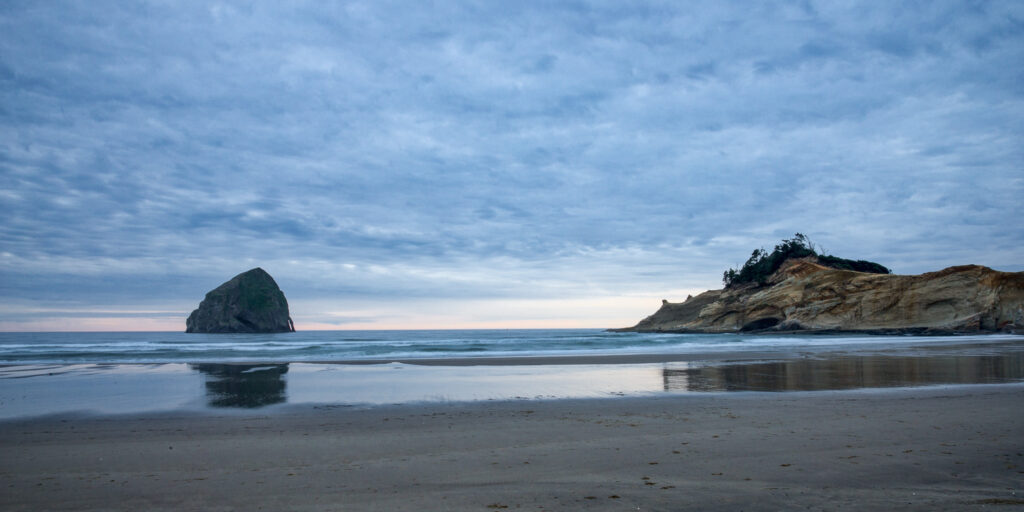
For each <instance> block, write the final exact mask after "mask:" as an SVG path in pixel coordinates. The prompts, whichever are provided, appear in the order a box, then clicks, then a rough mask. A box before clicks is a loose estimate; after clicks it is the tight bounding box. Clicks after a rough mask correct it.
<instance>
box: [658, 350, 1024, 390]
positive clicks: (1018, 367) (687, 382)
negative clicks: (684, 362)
mask: <svg viewBox="0 0 1024 512" xmlns="http://www.w3.org/2000/svg"><path fill="white" fill-rule="evenodd" d="M662 379H663V383H664V389H665V391H827V390H840V389H858V388H885V387H907V386H929V385H939V384H995V383H1005V382H1014V381H1020V380H1024V353H1020V352H1017V353H1009V354H1002V355H973V356H972V355H964V356H937V357H936V356H929V357H913V356H870V355H869V356H845V357H838V358H834V359H801V360H795V361H783V362H766V363H750V364H725V365H714V366H705V367H694V368H682V369H679V368H671V367H666V368H665V369H664V370H663V371H662Z"/></svg>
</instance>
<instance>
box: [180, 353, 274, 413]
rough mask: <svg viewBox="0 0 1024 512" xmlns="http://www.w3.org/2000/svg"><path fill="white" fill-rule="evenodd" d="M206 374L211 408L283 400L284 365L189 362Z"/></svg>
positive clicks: (270, 402) (255, 404)
mask: <svg viewBox="0 0 1024 512" xmlns="http://www.w3.org/2000/svg"><path fill="white" fill-rule="evenodd" d="M189 367H190V368H191V369H193V370H196V371H198V372H199V373H202V374H204V376H205V377H206V399H207V400H208V401H209V405H210V407H245V408H253V407H263V406H264V405H271V404H278V403H282V402H284V401H285V400H286V396H285V380H284V374H286V373H288V365H287V364H269V365H268V364H261V365H255V364H213V363H208V364H206V363H204V364H190V365H189Z"/></svg>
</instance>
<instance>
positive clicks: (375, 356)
mask: <svg viewBox="0 0 1024 512" xmlns="http://www.w3.org/2000/svg"><path fill="white" fill-rule="evenodd" d="M1019 341H1024V337H1021V336H1013V335H1005V336H1004V335H980V336H937V337H922V336H867V335H779V336H772V335H742V334H660V333H658V334H650V333H614V332H607V331H604V330H601V329H551V330H534V329H512V330H409V331H304V332H295V333H280V334H185V333H181V332H79V333H71V332H57V333H36V332H30V333H0V364H53V363H57V364H76V363H199V362H314V361H316V362H337V361H344V362H359V361H384V362H388V361H408V360H426V359H451V358H480V359H482V360H483V359H486V358H501V357H506V358H507V357H547V356H552V357H557V356H597V355H608V356H617V355H618V356H623V355H642V354H672V355H677V356H683V357H685V356H687V355H696V354H700V355H718V356H727V355H728V354H730V353H740V352H757V353H759V354H762V355H763V356H764V357H772V356H773V355H777V356H779V357H792V356H794V355H800V354H803V355H808V354H810V355H813V354H825V353H833V352H836V351H854V352H862V351H877V350H900V351H913V350H918V349H921V350H923V349H935V348H936V347H963V346H968V347H972V348H973V349H982V348H983V347H984V346H987V345H990V346H994V345H1000V346H1001V345H1005V344H1008V343H1009V344H1015V343H1017V342H1019Z"/></svg>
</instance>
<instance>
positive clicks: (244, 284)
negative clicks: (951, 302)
mask: <svg viewBox="0 0 1024 512" xmlns="http://www.w3.org/2000/svg"><path fill="white" fill-rule="evenodd" d="M294 331H295V325H294V324H293V323H292V319H291V317H290V316H289V314H288V300H287V299H285V298H284V293H283V292H282V291H281V289H280V288H278V287H277V283H276V282H275V281H274V278H273V277H270V274H268V273H267V272H266V271H265V270H263V269H262V268H259V267H257V268H254V269H252V270H249V271H247V272H242V273H241V274H238V275H237V276H235V277H232V278H231V279H230V280H229V281H228V282H226V283H224V284H222V285H220V286H218V287H217V288H214V289H213V290H211V291H210V292H208V293H207V294H206V297H205V298H204V299H203V301H202V302H200V303H199V307H198V308H196V310H195V311H193V312H192V314H191V315H189V316H188V320H186V321H185V332H195V333H267V332H294Z"/></svg>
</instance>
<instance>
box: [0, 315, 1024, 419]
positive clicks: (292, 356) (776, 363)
mask: <svg viewBox="0 0 1024 512" xmlns="http://www.w3.org/2000/svg"><path fill="white" fill-rule="evenodd" d="M1021 383H1024V337H1022V336H1014V335H978V336H936V337H923V336H916V337H915V336H854V335H779V336H772V335H743V334H717V335H705V334H646V333H614V332H607V331H604V330H599V329H553V330H421V331H306V332H296V333H285V334H217V335H213V334H185V333H179V332H108V333H93V332H89V333H0V420H10V419H17V418H25V417H33V416H41V415H59V416H74V415H80V414H138V413H167V412H180V411H191V412H210V411H218V413H223V412H224V411H226V410H234V411H252V410H259V411H265V410H267V409H280V408H282V407H287V406H302V407H308V406H312V407H331V408H334V407H362V406H378V405H388V404H402V403H418V402H467V401H468V402H472V401H483V400H559V399H590V398H615V397H625V396H639V395H645V396H646V395H665V394H668V395H685V394H689V393H708V392H793V391H797V392H807V391H810V392H820V391H839V390H857V389H864V388H897V387H921V386H938V385H976V384H1015V385H1019V384H1021Z"/></svg>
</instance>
